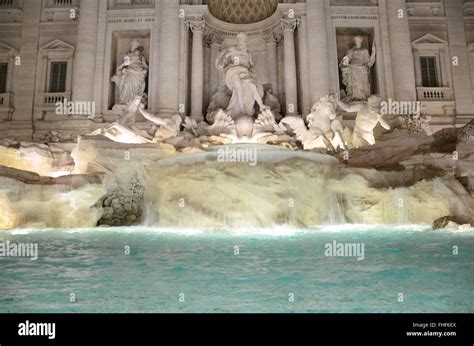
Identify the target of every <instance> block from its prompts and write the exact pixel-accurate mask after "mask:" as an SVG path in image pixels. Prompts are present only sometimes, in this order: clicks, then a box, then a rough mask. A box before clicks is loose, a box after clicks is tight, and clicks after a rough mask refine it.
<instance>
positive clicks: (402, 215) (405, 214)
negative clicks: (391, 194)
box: [395, 187, 410, 225]
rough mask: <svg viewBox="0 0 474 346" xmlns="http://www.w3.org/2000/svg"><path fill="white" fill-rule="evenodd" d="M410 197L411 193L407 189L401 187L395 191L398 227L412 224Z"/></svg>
mask: <svg viewBox="0 0 474 346" xmlns="http://www.w3.org/2000/svg"><path fill="white" fill-rule="evenodd" d="M409 197H410V193H409V190H408V189H407V188H406V187H399V188H396V189H395V210H396V215H397V224H398V225H406V224H408V223H410V222H409V221H410V220H409V219H410V213H409V205H408V202H409Z"/></svg>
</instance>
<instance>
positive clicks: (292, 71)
mask: <svg viewBox="0 0 474 346" xmlns="http://www.w3.org/2000/svg"><path fill="white" fill-rule="evenodd" d="M297 25H298V20H297V19H282V21H281V28H282V30H283V35H284V45H285V95H286V113H287V115H295V114H298V82H297V79H296V56H295V35H294V34H295V29H296V27H297Z"/></svg>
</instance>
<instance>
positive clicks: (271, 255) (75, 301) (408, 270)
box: [0, 225, 474, 313]
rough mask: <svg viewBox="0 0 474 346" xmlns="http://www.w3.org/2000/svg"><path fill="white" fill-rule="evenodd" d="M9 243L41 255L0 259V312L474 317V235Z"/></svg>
mask: <svg viewBox="0 0 474 346" xmlns="http://www.w3.org/2000/svg"><path fill="white" fill-rule="evenodd" d="M7 241H9V242H10V243H16V244H20V243H23V244H25V243H28V244H37V245H38V259H37V260H36V261H34V260H31V259H30V258H27V257H0V282H1V285H0V312H1V313H5V312H15V313H16V312H21V313H31V312H33V313H39V312H42V313H44V312H52V313H58V312H66V313H76V312H88V313H89V312H90V313H91V312H98V313H109V312H169V313H173V312H190V313H197V312H270V313H274V312H310V313H330V312H336V313H343V312H361V313H364V312H371V313H374V312H389V313H391V312H407V313H408V312H433V313H441V312H471V313H472V312H474V290H473V288H474V277H473V276H472V274H473V273H474V230H472V229H471V230H466V231H462V232H451V231H447V230H436V231H433V230H432V229H431V228H430V227H428V226H393V227H389V226H354V225H339V226H327V227H319V228H315V229H307V230H298V229H291V228H286V227H280V228H274V229H268V230H265V229H234V230H228V231H222V232H220V231H212V232H211V231H205V230H196V229H189V230H187V229H181V230H176V229H162V228H145V227H133V228H92V229H43V230H28V229H22V230H11V231H5V232H2V233H0V243H3V244H5V243H6V242H7ZM334 242H336V243H338V244H355V243H357V244H359V245H360V244H362V245H364V246H363V249H364V258H363V260H359V259H360V258H359V259H358V258H357V257H354V256H345V257H344V256H342V257H341V256H339V257H336V256H332V257H330V256H326V246H327V245H328V244H333V243H334ZM455 250H457V252H456V251H455ZM128 251H129V252H128ZM453 252H454V253H453ZM346 255H347V253H346Z"/></svg>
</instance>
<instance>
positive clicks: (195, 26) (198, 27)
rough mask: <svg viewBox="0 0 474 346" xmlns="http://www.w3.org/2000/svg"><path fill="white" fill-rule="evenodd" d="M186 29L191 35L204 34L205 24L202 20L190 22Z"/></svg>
mask: <svg viewBox="0 0 474 346" xmlns="http://www.w3.org/2000/svg"><path fill="white" fill-rule="evenodd" d="M187 27H188V29H189V30H191V32H192V33H193V34H194V33H196V32H204V29H205V27H206V22H205V21H203V20H190V21H188V22H187Z"/></svg>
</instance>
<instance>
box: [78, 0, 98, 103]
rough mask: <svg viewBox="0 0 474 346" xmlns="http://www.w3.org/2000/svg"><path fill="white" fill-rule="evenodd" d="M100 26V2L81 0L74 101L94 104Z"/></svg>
mask: <svg viewBox="0 0 474 346" xmlns="http://www.w3.org/2000/svg"><path fill="white" fill-rule="evenodd" d="M98 25H99V2H98V1H96V0H81V8H80V12H79V24H78V27H77V45H76V52H75V53H76V54H75V56H74V70H73V75H72V99H73V100H74V101H88V102H92V101H93V100H94V77H95V61H96V50H97V35H98V33H97V29H98Z"/></svg>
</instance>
